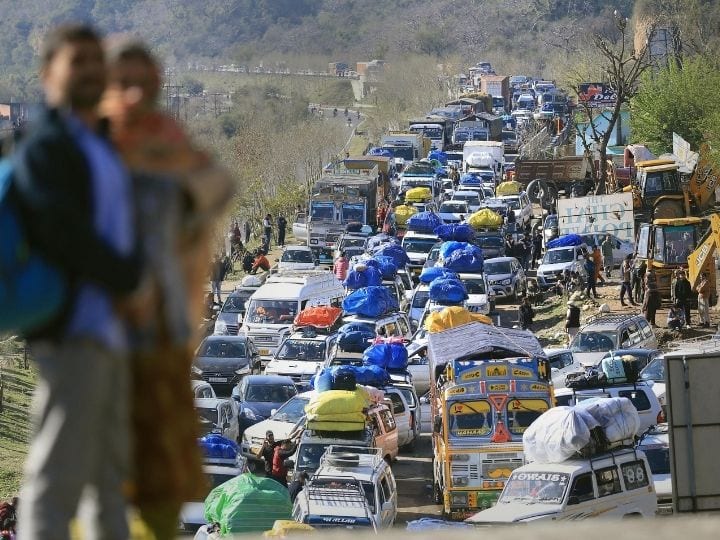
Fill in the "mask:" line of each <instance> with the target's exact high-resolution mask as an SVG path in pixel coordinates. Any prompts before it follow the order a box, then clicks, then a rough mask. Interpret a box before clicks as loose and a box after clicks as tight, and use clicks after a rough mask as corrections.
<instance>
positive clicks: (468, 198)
mask: <svg viewBox="0 0 720 540" xmlns="http://www.w3.org/2000/svg"><path fill="white" fill-rule="evenodd" d="M456 201H459V202H463V201H464V202H466V203H467V205H468V210H469V211H470V213H473V212H477V211H478V210H480V206H481V203H482V201H481V200H480V195H479V194H478V192H477V191H472V190H469V189H466V190H457V191H455V192H454V193H453V196H452V199H450V202H456Z"/></svg>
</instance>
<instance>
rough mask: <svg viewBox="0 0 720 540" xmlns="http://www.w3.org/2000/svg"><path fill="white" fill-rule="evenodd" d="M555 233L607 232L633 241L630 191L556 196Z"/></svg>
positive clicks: (633, 224) (633, 226)
mask: <svg viewBox="0 0 720 540" xmlns="http://www.w3.org/2000/svg"><path fill="white" fill-rule="evenodd" d="M557 204H558V232H559V233H560V234H561V235H562V234H593V233H597V234H603V233H611V234H614V235H615V236H617V237H618V238H619V239H621V240H626V241H628V242H634V241H635V221H634V214H633V199H632V194H631V193H614V194H612V195H593V196H590V197H575V198H572V199H559V200H558V202H557Z"/></svg>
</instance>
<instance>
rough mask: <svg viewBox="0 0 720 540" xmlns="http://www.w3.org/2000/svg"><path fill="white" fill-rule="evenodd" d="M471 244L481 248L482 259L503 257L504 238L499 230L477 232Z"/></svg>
mask: <svg viewBox="0 0 720 540" xmlns="http://www.w3.org/2000/svg"><path fill="white" fill-rule="evenodd" d="M473 244H475V245H476V246H478V247H479V248H480V249H482V253H483V259H494V258H495V257H505V238H503V235H502V233H501V232H488V233H477V234H476V235H475V240H474V241H473Z"/></svg>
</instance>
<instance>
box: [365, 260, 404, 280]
mask: <svg viewBox="0 0 720 540" xmlns="http://www.w3.org/2000/svg"><path fill="white" fill-rule="evenodd" d="M371 263H373V264H375V263H376V264H377V269H378V270H380V275H381V276H382V279H395V276H397V271H398V267H397V264H395V259H393V258H392V257H388V256H387V255H375V256H374V257H373V258H372V259H370V260H368V261H367V264H368V265H369V264H371Z"/></svg>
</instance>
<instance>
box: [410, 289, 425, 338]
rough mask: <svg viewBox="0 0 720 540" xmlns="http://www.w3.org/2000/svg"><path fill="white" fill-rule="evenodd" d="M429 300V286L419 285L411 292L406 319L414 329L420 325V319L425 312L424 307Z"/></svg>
mask: <svg viewBox="0 0 720 540" xmlns="http://www.w3.org/2000/svg"><path fill="white" fill-rule="evenodd" d="M429 300H430V285H427V284H425V283H421V284H420V285H418V286H417V287H415V289H414V290H413V294H412V298H411V300H410V309H408V317H409V318H410V322H411V323H412V324H413V326H414V327H417V325H418V324H420V319H421V318H422V314H423V312H424V311H425V306H426V305H427V303H428V301H429Z"/></svg>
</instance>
